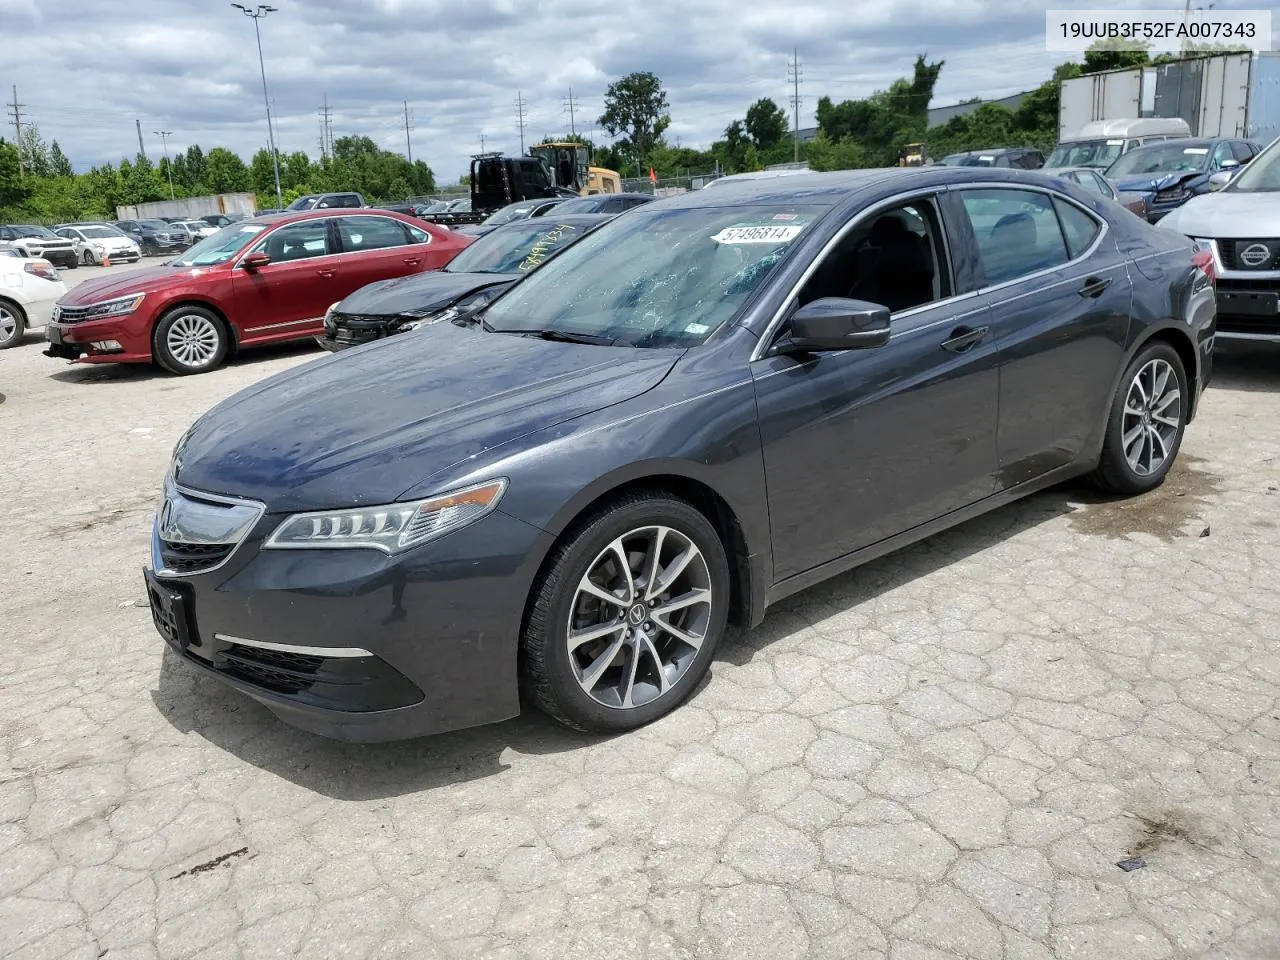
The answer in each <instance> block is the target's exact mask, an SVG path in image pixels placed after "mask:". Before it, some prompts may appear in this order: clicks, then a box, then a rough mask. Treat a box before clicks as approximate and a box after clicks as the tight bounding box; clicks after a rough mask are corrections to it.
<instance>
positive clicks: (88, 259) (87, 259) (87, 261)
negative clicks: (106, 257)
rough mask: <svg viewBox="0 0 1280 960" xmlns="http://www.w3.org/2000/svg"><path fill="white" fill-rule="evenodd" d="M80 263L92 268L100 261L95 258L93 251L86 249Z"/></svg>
mask: <svg viewBox="0 0 1280 960" xmlns="http://www.w3.org/2000/svg"><path fill="white" fill-rule="evenodd" d="M80 262H81V263H83V264H84V265H85V266H86V267H92V266H93V265H94V264H95V263H97V262H98V261H97V260H95V259H94V258H93V251H92V250H89V249H87V248H86V249H85V251H84V253H82V254H81V255H80Z"/></svg>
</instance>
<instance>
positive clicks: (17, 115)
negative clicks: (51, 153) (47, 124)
mask: <svg viewBox="0 0 1280 960" xmlns="http://www.w3.org/2000/svg"><path fill="white" fill-rule="evenodd" d="M9 112H10V113H12V114H13V129H14V132H15V133H16V134H17V137H18V139H17V140H15V141H14V143H15V144H17V147H18V176H19V177H21V176H22V175H23V173H24V170H23V166H22V104H20V103H19V102H18V85H17V84H16V83H15V84H14V85H13V106H12V107H10V108H9Z"/></svg>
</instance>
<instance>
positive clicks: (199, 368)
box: [152, 305, 230, 374]
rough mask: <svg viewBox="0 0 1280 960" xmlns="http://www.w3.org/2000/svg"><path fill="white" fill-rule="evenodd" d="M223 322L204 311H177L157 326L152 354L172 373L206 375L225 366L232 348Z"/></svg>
mask: <svg viewBox="0 0 1280 960" xmlns="http://www.w3.org/2000/svg"><path fill="white" fill-rule="evenodd" d="M229 342H230V341H229V338H228V336H227V328H226V326H225V325H224V324H223V322H222V319H221V318H220V317H218V316H217V315H216V314H214V313H213V312H212V311H211V310H207V309H205V308H204V307H197V306H193V305H186V306H181V307H174V308H173V309H172V310H170V311H169V312H168V313H166V314H165V315H164V316H163V317H161V319H160V322H159V323H158V324H156V332H155V335H154V337H153V342H152V353H153V355H154V356H155V358H156V362H158V363H159V364H160V366H162V367H164V368H165V369H166V370H168V371H169V372H170V373H177V374H192V373H205V372H206V371H208V370H212V369H214V368H215V367H217V366H218V365H219V364H221V363H222V361H223V360H225V359H226V356H227V348H228V346H229Z"/></svg>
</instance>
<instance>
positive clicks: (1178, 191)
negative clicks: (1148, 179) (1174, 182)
mask: <svg viewBox="0 0 1280 960" xmlns="http://www.w3.org/2000/svg"><path fill="white" fill-rule="evenodd" d="M1189 196H1191V191H1190V190H1188V189H1186V188H1185V187H1172V188H1170V189H1168V190H1161V191H1160V192H1159V193H1157V194H1156V200H1158V201H1161V202H1163V203H1168V202H1169V201H1173V200H1185V199H1186V198H1187V197H1189Z"/></svg>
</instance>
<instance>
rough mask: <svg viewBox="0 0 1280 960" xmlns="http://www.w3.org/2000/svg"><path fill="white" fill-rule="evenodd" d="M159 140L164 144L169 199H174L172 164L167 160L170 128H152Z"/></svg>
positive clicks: (171, 134)
mask: <svg viewBox="0 0 1280 960" xmlns="http://www.w3.org/2000/svg"><path fill="white" fill-rule="evenodd" d="M151 132H152V133H154V134H155V135H156V136H157V137H159V138H160V142H161V143H163V144H164V172H165V173H167V174H168V175H169V199H170V200H176V199H177V198H176V197H175V196H174V195H173V164H172V163H170V162H169V138H170V137H172V136H173V131H172V130H152V131H151Z"/></svg>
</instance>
